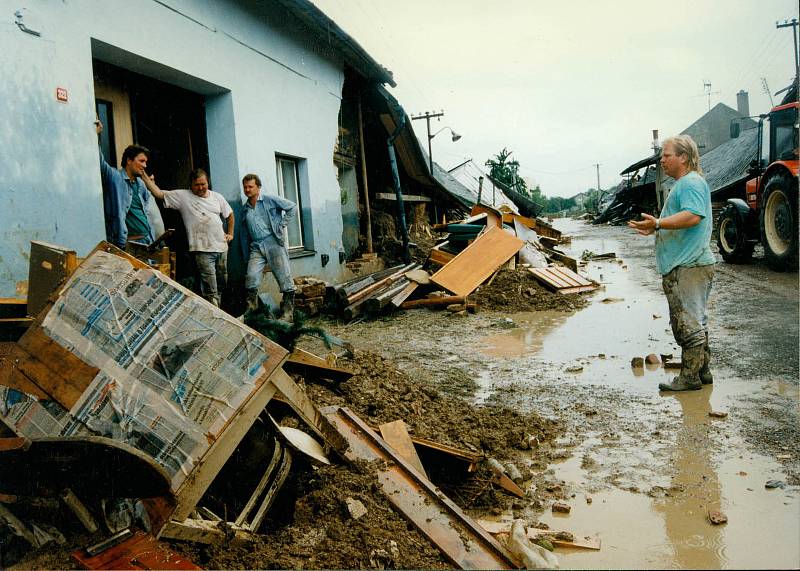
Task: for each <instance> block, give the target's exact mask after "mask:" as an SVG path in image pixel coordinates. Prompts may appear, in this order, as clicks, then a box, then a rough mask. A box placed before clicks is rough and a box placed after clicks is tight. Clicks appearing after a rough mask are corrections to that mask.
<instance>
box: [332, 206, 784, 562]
mask: <svg viewBox="0 0 800 571" xmlns="http://www.w3.org/2000/svg"><path fill="white" fill-rule="evenodd" d="M555 225H556V227H558V228H560V229H561V230H562V231H564V232H565V233H566V234H568V235H571V236H572V242H571V244H569V245H567V246H566V247H565V250H567V251H568V253H570V254H571V255H573V256H576V257H579V256H580V255H581V253H582V252H584V251H585V250H589V251H592V252H594V253H597V254H600V253H605V252H615V253H616V254H617V257H618V258H620V259H621V262H619V261H614V260H610V261H597V262H591V263H589V264H588V265H587V266H586V267H585V268H584V269H583V271H584V272H585V273H587V274H588V275H590V276H591V277H592V278H594V279H595V280H597V281H599V282H601V283H602V284H603V285H604V287H603V289H601V290H600V291H598V292H595V293H593V294H590V296H589V297H588V300H589V302H590V303H589V304H588V305H587V306H586V307H584V308H582V309H573V310H569V311H555V310H546V311H537V312H528V313H504V312H498V311H486V310H484V311H481V312H480V313H478V314H477V315H469V316H456V315H451V314H449V313H448V312H446V311H429V310H424V309H422V310H412V311H407V312H405V313H401V314H398V315H395V316H391V317H387V318H384V319H379V320H376V321H373V322H362V323H357V324H352V325H341V324H338V325H337V324H335V323H333V322H328V321H323V322H322V325H323V326H324V327H325V328H326V329H327V330H328V331H329V332H330V333H332V334H334V335H337V336H340V337H343V338H346V339H347V340H349V341H351V342H352V343H353V344H354V345H355V346H356V347H357V348H362V349H367V350H371V351H374V352H376V353H379V354H382V355H384V356H386V357H388V358H391V359H392V360H394V361H395V362H397V363H398V364H399V365H400V367H401V368H402V370H403V371H404V372H406V373H407V374H409V375H410V376H412V377H413V376H414V375H419V376H424V377H425V378H430V379H433V382H435V383H436V385H437V387H436V388H437V389H439V390H441V391H443V392H447V393H450V394H453V395H458V396H460V397H462V398H465V399H467V400H469V401H471V402H474V403H499V404H503V405H505V406H508V407H512V408H514V409H516V410H519V411H521V412H526V411H533V412H536V413H538V414H539V415H541V416H543V417H545V418H553V419H558V421H559V422H563V423H565V425H566V426H567V431H566V435H565V436H564V437H563V438H561V439H560V440H559V441H558V442H557V446H558V449H557V450H555V451H553V450H550V451H548V457H550V458H557V460H556V461H554V462H551V463H549V464H546V465H544V466H543V465H542V464H541V463H540V462H539V463H537V461H536V458H537V451H536V450H532V451H531V452H530V453H529V459H528V460H529V466H530V468H531V469H533V470H538V471H539V472H541V473H540V476H541V477H540V478H538V479H536V480H535V481H537V482H539V485H542V482H543V481H544V482H545V483H546V485H547V483H549V485H553V486H560V487H561V488H562V489H563V491H564V493H565V496H566V497H567V498H568V503H569V504H570V505H571V508H572V510H571V512H570V513H569V514H568V515H561V514H553V513H551V511H550V506H549V505H542V503H541V502H531V503H530V504H528V505H526V506H524V509H520V508H519V506H517V508H518V509H517V513H516V514H512V513H511V512H508V513H503V514H500V515H496V518H497V519H511V518H512V517H513V515H516V516H522V517H525V518H526V519H528V520H529V521H531V522H535V521H542V522H545V523H548V524H549V525H550V526H551V527H552V528H558V529H564V530H567V531H571V532H574V533H575V534H576V535H577V534H580V535H590V534H591V535H593V534H598V535H599V536H600V537H601V539H602V549H601V550H600V551H579V550H564V549H559V550H558V556H559V559H560V563H561V567H562V568H613V567H616V568H758V569H763V568H797V567H798V566H800V544H799V543H798V541H797V538H798V537H800V438H799V436H800V434H798V433H799V432H800V429H799V428H798V427H799V425H798V410H799V407H798V403H799V399H798V280H797V277H798V276H797V273H793V274H778V273H774V272H771V271H770V270H768V269H767V268H766V267H765V266H764V265H763V263H762V262H761V261H760V260H756V262H755V263H754V264H752V265H748V266H728V265H725V264H719V265H718V266H717V274H716V276H715V281H714V290H713V293H712V299H711V302H710V308H709V311H710V316H709V317H710V331H711V344H712V352H713V355H714V362H713V364H712V366H713V371H714V374H715V382H714V385H713V386H706V387H704V388H703V390H701V391H696V392H691V393H686V394H677V395H675V394H673V395H670V396H666V395H660V394H659V392H658V383H659V382H660V381H663V380H667V379H668V377H669V376H671V375H674V374H675V372H674V371H669V372H667V371H665V370H664V369H663V368H661V367H654V368H651V369H645V370H644V371H641V370H640V371H638V372H637V371H635V370H633V369H631V367H630V360H631V358H632V357H635V356H641V357H644V356H645V355H647V354H650V353H655V354H669V353H672V354H674V355H675V358H676V359H677V358H679V355H680V351H679V348H678V347H677V346H676V345H675V343H674V341H673V339H672V335H671V333H670V329H669V318H668V310H667V305H666V300H665V298H664V295H663V292H662V291H661V281H660V276H658V275H657V273H656V271H655V265H654V257H653V249H652V248H653V246H652V239H651V238H643V237H639V236H637V235H635V234H633V233H632V232H630V231H628V230H627V229H626V228H619V227H606V226H601V227H595V226H591V225H588V224H584V223H583V222H578V221H573V220H566V219H565V220H557V221H556V222H555ZM668 373H669V374H668ZM712 411H713V412H721V413H727V416H725V417H724V418H718V417H714V416H710V415H709V413H710V412H712ZM769 481H775V482H776V484H777V486H778V487H772V488H767V487H766V484H767V482H769ZM532 485H535V484H532ZM532 495H535V494H532ZM710 511H720V512H722V513H724V514H725V515H726V516H727V517H728V522H727V523H726V524H723V525H712V524H711V523H710V521H709V519H708V514H709V512H710ZM476 515H480V516H481V517H485V514H476Z"/></svg>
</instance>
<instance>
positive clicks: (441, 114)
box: [411, 110, 444, 176]
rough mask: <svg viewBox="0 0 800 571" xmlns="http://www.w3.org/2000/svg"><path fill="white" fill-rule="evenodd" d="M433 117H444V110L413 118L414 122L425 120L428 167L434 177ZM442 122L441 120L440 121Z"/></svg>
mask: <svg viewBox="0 0 800 571" xmlns="http://www.w3.org/2000/svg"><path fill="white" fill-rule="evenodd" d="M433 117H444V110H441V111H439V112H438V113H436V112H435V111H425V113H420V114H419V115H417V116H416V117H415V116H414V115H412V116H411V120H412V121H416V120H417V119H425V122H426V123H427V127H428V166H429V167H430V169H431V176H433V152H432V151H431V140H432V139H433V137H431V119H432V118H433ZM439 120H440V121H441V119H439Z"/></svg>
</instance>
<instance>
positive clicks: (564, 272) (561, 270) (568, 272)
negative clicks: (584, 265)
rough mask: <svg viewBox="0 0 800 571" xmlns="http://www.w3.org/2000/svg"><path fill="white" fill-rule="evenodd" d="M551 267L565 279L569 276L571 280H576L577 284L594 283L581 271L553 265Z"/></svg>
mask: <svg viewBox="0 0 800 571" xmlns="http://www.w3.org/2000/svg"><path fill="white" fill-rule="evenodd" d="M550 269H551V270H552V271H554V272H556V273H558V274H559V275H560V276H563V277H564V278H565V279H566V278H569V279H570V280H572V281H574V282H575V285H594V284H592V282H591V281H589V280H587V279H586V278H585V277H583V276H582V275H580V274H579V273H577V272H573V271H572V270H570V269H569V268H559V267H558V266H553V267H552V268H550Z"/></svg>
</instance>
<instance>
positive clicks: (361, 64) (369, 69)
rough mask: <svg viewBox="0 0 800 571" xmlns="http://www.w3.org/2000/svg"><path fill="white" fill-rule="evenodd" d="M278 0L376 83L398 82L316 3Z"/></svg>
mask: <svg viewBox="0 0 800 571" xmlns="http://www.w3.org/2000/svg"><path fill="white" fill-rule="evenodd" d="M277 1H278V3H279V4H280V5H281V6H283V7H284V8H285V9H286V10H288V11H289V12H290V13H291V14H292V15H294V16H295V17H297V18H298V19H299V20H300V21H301V22H303V24H305V25H306V26H308V28H309V29H310V30H311V31H312V32H314V33H316V34H317V35H318V36H319V37H320V38H324V39H326V40H327V42H328V44H329V45H330V46H331V47H332V48H333V49H334V50H336V51H337V52H339V53H340V54H341V55H342V56H343V57H344V60H345V62H346V63H347V64H348V65H350V67H352V68H353V69H355V70H356V71H357V72H358V73H360V74H361V75H362V76H364V77H365V78H366V79H368V80H370V81H373V82H375V83H387V84H389V85H391V86H392V87H395V86H396V85H397V84H396V83H395V81H394V77H393V75H392V72H391V71H389V70H388V69H386V68H385V67H383V66H382V65H380V64H379V63H378V62H377V61H375V60H374V59H373V58H372V56H371V55H369V54H368V53H367V51H366V50H365V49H364V48H362V47H361V46H360V45H359V43H358V42H357V41H355V40H354V39H353V38H352V37H351V36H350V35H349V34H348V33H347V32H345V31H344V30H343V29H342V28H340V27H339V25H338V24H336V22H334V21H333V20H331V19H330V18H329V17H328V16H326V15H325V13H324V12H323V11H322V10H320V9H319V8H317V7H316V6H315V5H314V4H312V3H311V2H309V1H308V0H277Z"/></svg>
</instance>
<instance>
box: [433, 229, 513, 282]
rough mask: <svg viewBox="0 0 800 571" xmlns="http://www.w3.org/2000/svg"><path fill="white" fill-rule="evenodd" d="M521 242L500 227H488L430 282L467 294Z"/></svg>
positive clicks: (434, 275)
mask: <svg viewBox="0 0 800 571" xmlns="http://www.w3.org/2000/svg"><path fill="white" fill-rule="evenodd" d="M524 244H525V242H523V241H522V240H520V239H519V238H517V237H516V236H512V235H511V234H509V233H508V232H506V231H504V230H502V229H501V228H496V227H495V228H490V229H489V230H487V232H486V233H485V234H482V235H480V236H479V237H478V238H477V239H476V240H475V241H474V242H473V243H472V244H470V245H469V246H467V247H466V248H465V249H464V251H463V252H461V253H459V254H458V255H457V256H456V257H455V258H453V259H452V260H451V261H450V262H449V263H448V264H447V265H446V266H444V267H443V268H442V269H441V270H439V271H438V272H436V273H435V274H433V276H432V277H431V281H432V282H433V283H435V284H436V285H439V286H441V287H443V288H445V289H447V290H449V291H451V292H453V293H454V294H456V295H461V296H465V295H469V294H470V293H472V292H473V291H475V288H477V287H478V286H479V285H481V284H482V283H483V282H484V280H486V278H488V277H489V276H491V275H492V273H493V272H494V271H495V270H496V269H497V268H499V267H500V266H502V265H503V264H505V263H506V262H507V261H508V260H509V259H510V258H511V257H512V256H514V255H515V254H516V253H517V252H519V250H520V249H521V248H522V246H523V245H524Z"/></svg>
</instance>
